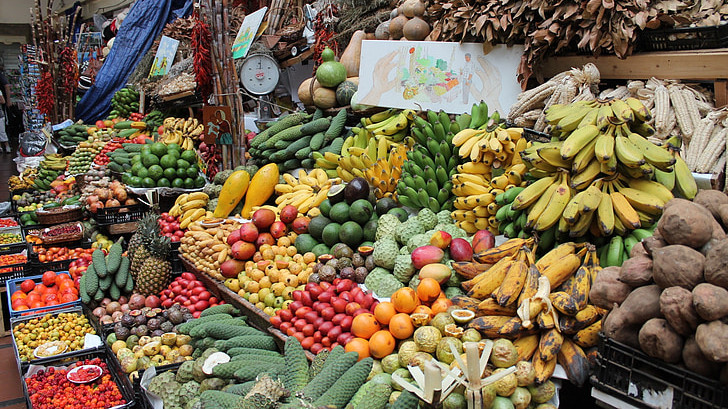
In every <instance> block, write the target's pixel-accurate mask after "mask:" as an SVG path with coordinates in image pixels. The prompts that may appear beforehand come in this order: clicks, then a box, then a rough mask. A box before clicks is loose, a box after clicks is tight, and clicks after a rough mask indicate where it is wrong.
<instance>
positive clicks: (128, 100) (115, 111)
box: [109, 88, 139, 119]
mask: <svg viewBox="0 0 728 409" xmlns="http://www.w3.org/2000/svg"><path fill="white" fill-rule="evenodd" d="M138 110H139V92H137V91H136V90H133V89H131V88H122V89H120V90H118V91H116V93H115V94H114V96H113V97H112V98H111V112H109V119H114V118H128V117H129V114H131V113H132V112H137V111H138Z"/></svg>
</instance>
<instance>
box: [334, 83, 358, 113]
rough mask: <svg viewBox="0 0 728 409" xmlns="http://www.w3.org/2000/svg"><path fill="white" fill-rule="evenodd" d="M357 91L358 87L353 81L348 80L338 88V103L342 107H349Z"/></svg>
mask: <svg viewBox="0 0 728 409" xmlns="http://www.w3.org/2000/svg"><path fill="white" fill-rule="evenodd" d="M356 90H357V85H356V84H354V83H353V82H352V81H349V80H346V81H344V82H342V83H341V84H339V86H338V87H336V102H338V103H339V105H340V106H342V107H343V106H347V105H349V103H350V102H351V97H352V96H353V95H354V93H355V92H356Z"/></svg>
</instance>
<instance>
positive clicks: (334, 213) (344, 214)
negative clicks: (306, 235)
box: [329, 202, 349, 223]
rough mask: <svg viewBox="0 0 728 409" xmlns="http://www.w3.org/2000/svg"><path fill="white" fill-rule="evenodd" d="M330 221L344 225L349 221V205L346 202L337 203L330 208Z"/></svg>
mask: <svg viewBox="0 0 728 409" xmlns="http://www.w3.org/2000/svg"><path fill="white" fill-rule="evenodd" d="M329 216H330V217H331V220H333V221H335V222H337V223H344V222H346V221H348V220H349V205H348V204H346V202H339V203H337V204H335V205H333V206H331V210H330V211H329Z"/></svg>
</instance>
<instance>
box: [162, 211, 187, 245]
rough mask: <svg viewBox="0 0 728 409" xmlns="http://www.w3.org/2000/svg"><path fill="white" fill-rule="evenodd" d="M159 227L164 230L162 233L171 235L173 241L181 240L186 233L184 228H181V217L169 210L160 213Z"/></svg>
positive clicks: (167, 235)
mask: <svg viewBox="0 0 728 409" xmlns="http://www.w3.org/2000/svg"><path fill="white" fill-rule="evenodd" d="M159 228H160V229H161V230H162V235H163V236H165V237H169V239H170V241H171V242H172V243H176V242H179V241H180V239H181V238H182V237H184V235H185V232H184V230H182V229H180V222H179V219H178V218H177V217H174V216H172V215H170V214H169V213H167V212H164V213H162V214H160V215H159Z"/></svg>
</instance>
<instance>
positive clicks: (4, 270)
mask: <svg viewBox="0 0 728 409" xmlns="http://www.w3.org/2000/svg"><path fill="white" fill-rule="evenodd" d="M22 250H23V249H15V248H10V249H2V250H0V255H5V254H18V253H22ZM26 258H27V251H26ZM30 275H32V269H31V268H30V260H28V261H26V262H25V263H18V264H9V265H6V266H0V287H4V286H5V283H6V282H7V281H8V280H12V279H16V278H23V277H28V276H30Z"/></svg>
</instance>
